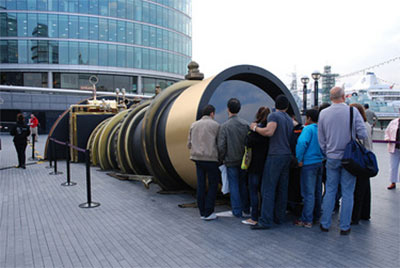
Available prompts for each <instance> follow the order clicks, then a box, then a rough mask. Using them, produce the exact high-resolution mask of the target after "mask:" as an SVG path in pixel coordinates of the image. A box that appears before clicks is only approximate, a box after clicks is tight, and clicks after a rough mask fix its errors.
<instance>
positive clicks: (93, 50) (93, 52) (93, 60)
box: [89, 43, 99, 65]
mask: <svg viewBox="0 0 400 268" xmlns="http://www.w3.org/2000/svg"><path fill="white" fill-rule="evenodd" d="M89 64H90V65H99V45H98V44H96V43H89Z"/></svg>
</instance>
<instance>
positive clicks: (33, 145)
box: [29, 134, 36, 160]
mask: <svg viewBox="0 0 400 268" xmlns="http://www.w3.org/2000/svg"><path fill="white" fill-rule="evenodd" d="M31 136H32V157H31V158H29V160H36V158H35V137H36V134H32V135H31Z"/></svg>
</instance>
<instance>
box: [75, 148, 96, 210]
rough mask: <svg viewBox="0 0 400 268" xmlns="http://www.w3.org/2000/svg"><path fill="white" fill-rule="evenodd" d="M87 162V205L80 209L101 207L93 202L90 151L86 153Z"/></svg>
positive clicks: (82, 205)
mask: <svg viewBox="0 0 400 268" xmlns="http://www.w3.org/2000/svg"><path fill="white" fill-rule="evenodd" d="M85 160H86V190H87V203H83V204H80V205H79V207H80V208H95V207H98V206H100V203H97V202H92V193H91V185H90V183H91V182H90V151H89V150H86V151H85Z"/></svg>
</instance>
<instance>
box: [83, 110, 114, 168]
mask: <svg viewBox="0 0 400 268" xmlns="http://www.w3.org/2000/svg"><path fill="white" fill-rule="evenodd" d="M110 119H111V117H110V118H107V119H105V120H104V121H102V122H101V123H100V124H98V125H97V127H96V128H95V129H94V130H93V131H92V133H91V134H90V136H89V140H88V143H87V146H86V149H88V150H90V161H91V163H92V165H94V166H96V165H97V164H98V161H97V145H98V140H99V137H100V135H98V134H99V133H100V132H101V130H102V128H103V127H104V125H105V124H106V123H107V122H108V121H110ZM96 138H97V140H96Z"/></svg>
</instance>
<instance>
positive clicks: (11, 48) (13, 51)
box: [8, 40, 18, 63]
mask: <svg viewBox="0 0 400 268" xmlns="http://www.w3.org/2000/svg"><path fill="white" fill-rule="evenodd" d="M8 63H18V43H17V41H16V40H9V41H8Z"/></svg>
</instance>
